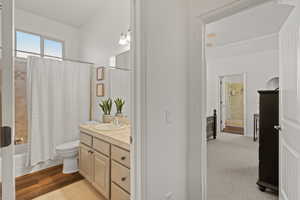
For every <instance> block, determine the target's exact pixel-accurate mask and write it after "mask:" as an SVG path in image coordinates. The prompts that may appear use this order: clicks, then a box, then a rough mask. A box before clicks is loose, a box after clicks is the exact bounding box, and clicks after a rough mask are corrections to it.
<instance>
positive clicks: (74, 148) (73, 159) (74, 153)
mask: <svg viewBox="0 0 300 200" xmlns="http://www.w3.org/2000/svg"><path fill="white" fill-rule="evenodd" d="M79 143H80V141H79V140H76V141H72V142H68V143H64V144H61V145H59V146H57V147H56V153H57V155H58V156H60V157H61V158H62V159H63V173H64V174H71V173H75V172H78V170H79V169H78V151H79Z"/></svg>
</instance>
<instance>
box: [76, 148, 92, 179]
mask: <svg viewBox="0 0 300 200" xmlns="http://www.w3.org/2000/svg"><path fill="white" fill-rule="evenodd" d="M79 171H80V174H81V175H82V176H84V177H85V178H86V179H87V180H89V181H91V182H92V181H93V155H92V149H91V148H89V147H87V146H85V145H82V144H81V145H80V148H79Z"/></svg>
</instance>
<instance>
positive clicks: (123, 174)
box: [111, 161, 130, 193]
mask: <svg viewBox="0 0 300 200" xmlns="http://www.w3.org/2000/svg"><path fill="white" fill-rule="evenodd" d="M111 179H112V181H113V182H114V183H116V184H117V185H119V186H120V187H121V188H123V189H124V190H125V191H126V192H128V193H130V170H129V169H128V168H126V167H124V166H122V165H120V164H118V163H116V162H115V161H112V166H111Z"/></svg>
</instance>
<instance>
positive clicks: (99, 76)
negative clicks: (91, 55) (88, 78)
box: [96, 67, 104, 81]
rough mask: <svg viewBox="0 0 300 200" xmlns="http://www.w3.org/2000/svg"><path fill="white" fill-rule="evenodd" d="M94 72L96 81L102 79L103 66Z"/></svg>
mask: <svg viewBox="0 0 300 200" xmlns="http://www.w3.org/2000/svg"><path fill="white" fill-rule="evenodd" d="M96 74H97V81H102V80H104V67H98V68H97V73H96Z"/></svg>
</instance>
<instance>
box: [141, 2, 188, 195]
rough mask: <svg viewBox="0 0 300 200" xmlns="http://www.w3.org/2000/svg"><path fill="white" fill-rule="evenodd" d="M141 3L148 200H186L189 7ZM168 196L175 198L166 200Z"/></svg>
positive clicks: (182, 3) (172, 3) (176, 3)
mask: <svg viewBox="0 0 300 200" xmlns="http://www.w3.org/2000/svg"><path fill="white" fill-rule="evenodd" d="M142 2H143V5H142V11H141V13H142V21H141V23H142V25H143V30H142V31H143V33H145V35H144V38H142V41H143V42H142V45H145V46H143V47H144V50H145V52H144V53H145V58H143V59H145V60H143V63H144V62H145V66H143V67H146V72H147V75H146V97H147V107H146V118H147V119H146V120H147V121H146V124H147V125H146V127H147V129H146V133H145V134H146V138H147V140H146V141H147V143H146V154H147V156H146V163H147V166H146V169H145V176H146V177H145V178H146V187H147V189H146V196H147V200H154V199H155V200H156V199H157V200H165V199H172V200H173V199H174V200H177V199H178V200H184V199H187V191H186V189H187V188H186V162H187V155H186V138H187V131H186V130H187V127H186V122H187V119H186V113H187V112H186V105H187V96H186V80H187V79H186V66H187V53H188V52H187V39H188V35H187V8H188V4H187V1H186V0H164V1H160V0H151V1H148V0H145V1H142ZM166 113H169V114H168V115H169V117H168V118H169V122H167V121H168V120H167V121H166ZM169 192H171V193H172V194H173V197H170V198H167V197H166V195H167V194H168V193H169ZM171 196H172V195H171Z"/></svg>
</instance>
